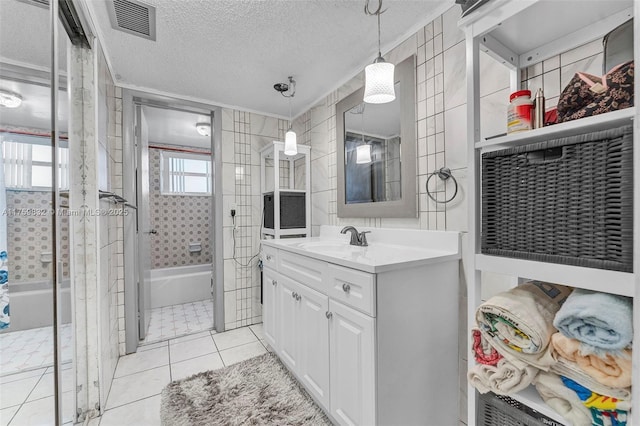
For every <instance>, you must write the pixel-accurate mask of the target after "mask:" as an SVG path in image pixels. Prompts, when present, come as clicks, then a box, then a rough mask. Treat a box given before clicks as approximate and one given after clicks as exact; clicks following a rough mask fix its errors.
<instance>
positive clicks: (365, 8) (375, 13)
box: [364, 0, 387, 57]
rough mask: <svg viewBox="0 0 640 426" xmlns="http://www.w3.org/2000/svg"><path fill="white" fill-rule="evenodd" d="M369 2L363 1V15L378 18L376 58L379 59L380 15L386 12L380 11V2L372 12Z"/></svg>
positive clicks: (379, 0) (380, 52)
mask: <svg viewBox="0 0 640 426" xmlns="http://www.w3.org/2000/svg"><path fill="white" fill-rule="evenodd" d="M369 1H370V0H365V4H364V13H365V14H367V15H369V16H374V15H376V16H377V17H378V56H379V57H380V56H382V51H381V49H380V15H382V14H383V13H384V12H386V11H387V10H386V9H385V10H382V0H378V8H377V9H376V10H374V11H373V12H372V11H371V9H370V8H369Z"/></svg>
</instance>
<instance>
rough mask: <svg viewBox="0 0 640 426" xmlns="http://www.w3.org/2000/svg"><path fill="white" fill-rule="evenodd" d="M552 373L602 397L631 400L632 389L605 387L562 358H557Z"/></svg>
mask: <svg viewBox="0 0 640 426" xmlns="http://www.w3.org/2000/svg"><path fill="white" fill-rule="evenodd" d="M556 356H557V354H556ZM550 371H551V372H552V373H556V374H557V375H559V376H565V377H567V378H570V379H571V380H573V381H575V382H577V383H579V384H581V385H582V386H584V387H586V388H587V389H591V390H592V391H594V392H596V393H598V394H600V395H606V396H611V397H614V398H618V399H624V400H631V388H630V387H627V388H612V387H610V386H605V385H603V384H602V383H600V382H598V381H597V380H596V379H594V378H593V377H591V376H589V375H588V374H587V373H585V372H584V370H583V369H582V368H580V366H578V364H576V363H575V362H573V361H569V360H568V359H565V358H562V357H560V356H558V357H557V362H556V363H555V364H553V365H552V366H551V370H550Z"/></svg>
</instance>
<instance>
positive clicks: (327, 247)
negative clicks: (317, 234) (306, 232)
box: [296, 241, 362, 254]
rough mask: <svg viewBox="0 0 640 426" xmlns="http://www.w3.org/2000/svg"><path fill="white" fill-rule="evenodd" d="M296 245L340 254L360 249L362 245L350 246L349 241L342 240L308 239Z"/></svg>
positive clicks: (311, 249)
mask: <svg viewBox="0 0 640 426" xmlns="http://www.w3.org/2000/svg"><path fill="white" fill-rule="evenodd" d="M296 246H297V247H299V248H301V249H303V250H309V251H316V252H327V253H334V254H337V253H342V254H350V253H353V251H354V250H355V249H360V250H361V249H362V247H358V246H352V245H349V243H345V242H343V241H310V242H304V243H298V244H297V245H296Z"/></svg>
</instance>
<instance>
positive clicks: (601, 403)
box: [560, 377, 631, 426]
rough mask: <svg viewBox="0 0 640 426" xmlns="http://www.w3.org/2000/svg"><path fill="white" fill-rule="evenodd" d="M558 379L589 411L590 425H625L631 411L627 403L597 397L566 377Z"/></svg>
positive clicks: (601, 396)
mask: <svg viewBox="0 0 640 426" xmlns="http://www.w3.org/2000/svg"><path fill="white" fill-rule="evenodd" d="M560 379H561V380H562V383H564V385H565V386H566V387H567V388H569V389H571V390H572V391H574V392H575V393H576V395H577V396H578V398H579V399H580V400H581V401H582V404H583V405H584V406H585V407H587V408H588V409H589V411H590V412H591V416H592V420H591V421H592V424H594V425H601V426H605V425H609V424H611V425H616V426H624V425H626V424H627V418H628V415H629V410H631V404H630V403H629V401H623V400H620V399H616V398H611V397H609V396H603V395H598V394H597V393H595V392H593V391H591V390H590V389H588V388H586V387H584V386H582V385H580V384H579V383H576V382H574V381H573V380H571V379H569V378H567V377H560Z"/></svg>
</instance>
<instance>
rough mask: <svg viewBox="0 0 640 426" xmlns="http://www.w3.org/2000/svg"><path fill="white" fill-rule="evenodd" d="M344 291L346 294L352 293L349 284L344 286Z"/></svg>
mask: <svg viewBox="0 0 640 426" xmlns="http://www.w3.org/2000/svg"><path fill="white" fill-rule="evenodd" d="M342 290H344V292H345V293H349V291H351V286H350V285H349V284H347V283H344V284H342Z"/></svg>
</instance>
